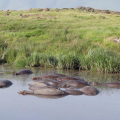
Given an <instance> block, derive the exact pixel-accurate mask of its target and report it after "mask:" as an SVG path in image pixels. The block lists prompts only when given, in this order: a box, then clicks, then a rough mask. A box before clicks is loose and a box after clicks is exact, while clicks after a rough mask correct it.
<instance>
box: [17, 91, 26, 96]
mask: <svg viewBox="0 0 120 120" xmlns="http://www.w3.org/2000/svg"><path fill="white" fill-rule="evenodd" d="M18 93H19V94H22V95H25V94H26V93H25V91H19V92H18Z"/></svg>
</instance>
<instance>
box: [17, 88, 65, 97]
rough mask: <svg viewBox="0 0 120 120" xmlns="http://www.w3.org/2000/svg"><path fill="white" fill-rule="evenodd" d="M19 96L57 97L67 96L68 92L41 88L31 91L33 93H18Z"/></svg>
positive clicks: (25, 91)
mask: <svg viewBox="0 0 120 120" xmlns="http://www.w3.org/2000/svg"><path fill="white" fill-rule="evenodd" d="M18 93H19V94H23V95H25V94H34V95H50V96H56V95H65V94H66V92H64V91H62V90H60V89H56V88H47V87H45V88H40V89H35V90H31V91H27V90H24V91H20V92H18Z"/></svg>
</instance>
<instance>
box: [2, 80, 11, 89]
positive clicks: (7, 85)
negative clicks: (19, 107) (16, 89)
mask: <svg viewBox="0 0 120 120" xmlns="http://www.w3.org/2000/svg"><path fill="white" fill-rule="evenodd" d="M11 85H12V82H11V81H9V80H0V88H3V87H9V86H11Z"/></svg>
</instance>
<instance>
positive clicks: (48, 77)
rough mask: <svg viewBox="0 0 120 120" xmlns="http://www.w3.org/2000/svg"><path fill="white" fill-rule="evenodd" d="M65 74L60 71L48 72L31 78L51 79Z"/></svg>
mask: <svg viewBox="0 0 120 120" xmlns="http://www.w3.org/2000/svg"><path fill="white" fill-rule="evenodd" d="M65 76H66V75H64V74H60V73H49V74H47V75H43V76H42V77H33V78H32V80H41V79H53V80H57V78H59V77H65Z"/></svg>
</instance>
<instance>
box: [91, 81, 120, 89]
mask: <svg viewBox="0 0 120 120" xmlns="http://www.w3.org/2000/svg"><path fill="white" fill-rule="evenodd" d="M91 84H92V85H102V86H106V87H110V88H120V82H109V83H98V82H93V83H91Z"/></svg>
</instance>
